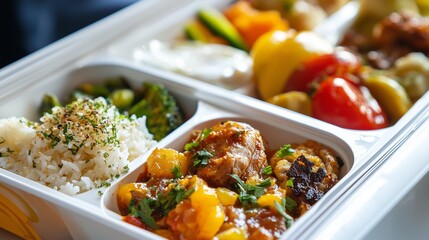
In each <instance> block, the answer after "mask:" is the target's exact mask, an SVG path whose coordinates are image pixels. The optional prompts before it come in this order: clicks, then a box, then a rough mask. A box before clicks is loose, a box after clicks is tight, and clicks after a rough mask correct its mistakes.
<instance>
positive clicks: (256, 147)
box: [188, 121, 267, 187]
mask: <svg viewBox="0 0 429 240" xmlns="http://www.w3.org/2000/svg"><path fill="white" fill-rule="evenodd" d="M201 136H202V135H198V136H197V138H196V139H194V140H193V141H194V142H199V145H198V146H197V147H194V148H192V149H191V150H190V151H189V155H188V157H189V158H190V162H191V163H195V161H198V158H199V157H201V153H202V152H208V154H209V156H208V157H207V161H206V162H205V163H204V164H201V163H199V164H193V165H194V168H193V172H195V173H196V175H197V176H198V177H200V178H202V179H204V180H205V181H206V182H207V183H208V184H209V185H210V186H215V187H231V186H232V184H233V183H234V182H235V180H234V179H233V178H231V177H229V176H228V175H229V174H237V175H238V176H239V177H240V178H241V179H243V181H246V180H247V179H248V178H249V177H251V176H252V177H260V176H261V173H262V169H263V168H264V167H265V166H267V157H266V155H265V149H264V144H263V140H262V137H261V134H260V133H259V131H258V130H256V129H254V128H253V127H251V126H250V125H248V124H245V123H239V122H232V121H226V122H220V123H218V124H216V125H215V126H213V127H212V128H211V130H209V132H208V135H207V136H205V138H204V139H201Z"/></svg>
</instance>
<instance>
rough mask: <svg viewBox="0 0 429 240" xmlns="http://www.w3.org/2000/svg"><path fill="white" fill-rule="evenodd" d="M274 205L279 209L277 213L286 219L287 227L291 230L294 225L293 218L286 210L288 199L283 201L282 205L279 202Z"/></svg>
mask: <svg viewBox="0 0 429 240" xmlns="http://www.w3.org/2000/svg"><path fill="white" fill-rule="evenodd" d="M274 205H275V207H276V209H277V211H278V212H279V213H280V214H281V215H282V216H283V217H284V218H285V219H286V227H287V228H290V226H292V223H293V218H292V217H291V216H290V215H289V214H287V213H286V211H285V209H286V199H284V198H283V199H282V202H281V204H280V203H279V202H277V201H275V202H274Z"/></svg>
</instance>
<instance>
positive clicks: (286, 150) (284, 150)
mask: <svg viewBox="0 0 429 240" xmlns="http://www.w3.org/2000/svg"><path fill="white" fill-rule="evenodd" d="M294 152H295V150H294V149H293V148H291V146H290V144H286V145H283V147H281V148H280V149H279V150H278V151H277V152H276V156H277V157H278V158H282V157H285V156H290V155H292V154H293V153H294Z"/></svg>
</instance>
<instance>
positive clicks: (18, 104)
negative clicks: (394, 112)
mask: <svg viewBox="0 0 429 240" xmlns="http://www.w3.org/2000/svg"><path fill="white" fill-rule="evenodd" d="M230 2H231V1H215V0H212V1H197V0H180V1H174V0H164V1H163V2H162V4H161V3H159V2H158V1H156V0H146V1H143V2H141V3H138V4H136V5H134V6H132V7H129V8H127V9H125V10H123V11H121V12H119V13H117V14H115V15H114V16H112V17H109V18H107V19H105V20H103V21H101V22H99V23H96V24H94V25H93V26H90V27H89V28H87V29H84V30H82V31H80V32H78V33H76V34H73V35H71V36H70V37H67V38H65V39H63V40H61V41H59V42H57V43H55V44H53V45H51V46H49V47H47V48H45V49H43V50H42V51H39V52H37V53H36V54H33V55H31V56H29V57H27V58H26V59H23V60H21V61H19V62H17V63H16V64H13V65H11V66H9V67H7V68H5V69H4V70H2V71H0V79H1V81H0V102H1V103H2V104H1V105H0V117H1V118H5V117H11V116H23V117H27V118H30V119H33V120H35V118H36V116H37V115H36V109H37V106H38V102H39V101H38V99H41V97H42V95H43V94H44V93H45V92H47V91H49V92H53V93H56V94H58V95H64V94H67V93H68V91H69V90H70V89H71V88H72V87H73V86H76V85H77V84H78V83H80V82H83V81H100V80H103V79H104V78H106V77H111V76H117V75H122V76H125V77H127V78H128V79H130V80H131V81H132V82H133V83H134V84H138V83H139V82H141V81H155V82H162V83H164V84H165V85H166V86H167V88H169V89H170V90H171V91H172V92H173V94H174V95H176V96H177V97H178V99H179V104H180V105H181V106H182V107H183V108H184V110H185V112H186V115H187V118H188V121H187V122H186V123H185V124H184V125H183V126H181V127H180V128H179V129H177V130H176V131H175V132H174V133H172V134H171V135H169V136H168V137H166V138H165V139H164V140H162V141H161V142H160V143H159V145H158V146H170V147H175V148H177V149H178V148H180V147H181V146H180V145H179V143H182V144H183V143H184V142H185V141H187V139H188V138H186V137H185V136H188V134H189V132H190V131H191V130H192V129H194V128H199V127H203V126H205V124H209V123H212V122H213V121H217V120H219V119H225V118H234V119H240V120H243V121H247V122H250V123H252V125H253V124H255V127H256V128H260V130H261V132H262V133H263V134H264V135H266V136H268V139H270V142H272V144H274V145H279V144H282V143H283V139H281V135H278V134H277V133H278V132H281V133H285V134H288V136H289V137H288V138H287V139H286V140H287V141H293V142H299V141H302V140H304V139H314V140H316V141H319V142H321V143H323V144H326V145H328V146H330V147H332V148H333V149H334V150H335V151H336V152H337V153H338V154H339V155H340V156H341V157H343V159H344V160H345V163H346V164H345V166H344V167H343V169H342V180H341V181H340V182H339V183H338V184H337V185H336V186H335V187H334V188H333V189H332V190H331V191H330V192H329V193H328V194H327V195H326V196H325V197H324V198H322V199H321V200H320V202H319V203H317V204H316V205H315V206H314V207H313V208H312V209H311V210H310V211H309V212H308V213H307V214H305V215H304V216H303V217H302V218H300V219H299V220H298V221H297V222H296V224H294V226H293V227H292V228H291V229H290V230H288V231H287V233H286V234H285V236H284V237H285V238H291V239H292V238H298V237H301V236H309V237H315V236H316V237H317V235H312V234H313V233H317V231H318V230H320V229H321V228H319V227H318V226H322V225H323V224H322V223H321V222H320V219H322V218H324V219H327V221H325V222H323V223H324V224H326V225H327V227H331V228H334V227H335V226H334V225H332V224H330V221H335V224H336V221H340V219H341V218H340V217H339V216H337V215H336V213H338V211H339V210H342V209H343V208H342V207H343V206H344V205H343V203H347V202H348V201H351V200H350V199H359V196H360V195H359V193H360V189H361V188H364V186H367V179H368V181H369V179H371V178H370V177H373V176H375V173H379V172H381V170H382V169H384V168H382V166H383V165H385V164H387V163H389V161H391V159H390V157H392V156H393V154H394V153H395V152H397V151H393V150H396V149H397V148H399V147H400V146H402V145H403V144H404V142H407V143H408V144H412V143H410V141H406V140H408V139H409V138H411V136H414V135H415V134H416V133H415V131H416V129H419V128H420V127H421V125H420V124H422V122H424V120H425V116H426V115H425V113H426V112H427V108H428V105H429V96H428V95H425V96H424V97H423V98H422V99H421V100H419V101H418V102H417V103H416V104H415V106H414V107H413V108H412V109H411V110H410V111H409V112H408V113H407V114H406V115H405V116H404V117H403V118H402V119H401V120H400V121H398V122H397V123H396V124H395V125H394V126H392V127H389V128H386V129H383V130H377V131H353V130H347V129H342V128H339V127H336V126H333V125H331V124H328V123H325V122H322V121H319V120H316V119H313V118H309V117H306V116H304V115H301V114H298V113H295V112H292V111H289V110H287V109H281V108H279V107H276V106H273V105H271V104H268V103H265V102H262V101H260V100H257V99H254V98H252V97H248V96H245V95H243V94H240V93H238V92H232V91H228V90H225V89H222V88H219V87H215V86H212V85H209V84H207V83H204V82H200V81H198V80H195V79H191V78H187V77H184V76H180V75H178V74H175V73H170V72H166V71H163V70H159V69H155V68H151V67H149V66H144V65H141V64H139V63H136V62H133V61H130V58H129V55H127V54H129V53H130V52H129V51H130V50H132V49H133V48H134V47H136V46H138V44H139V42H140V41H142V40H149V39H153V38H158V39H171V38H172V37H174V36H177V35H176V34H178V33H179V31H181V29H182V28H181V26H182V25H180V24H177V23H181V24H183V23H184V22H185V21H186V19H189V18H190V17H192V16H193V15H194V14H195V12H196V10H197V9H198V7H199V6H201V4H210V5H213V6H215V7H219V8H221V7H223V6H225V5H227V4H229V3H230ZM353 4H354V3H352V4H350V5H348V6H347V7H348V8H350V9H351V10H347V11H352V10H354V11H355V8H354V7H353ZM349 6H351V7H349ZM347 7H346V8H345V9H347ZM352 13H353V12H352ZM354 13H355V12H354ZM342 14H343V15H342ZM344 14H345V13H344V12H339V13H338V16H352V15H353V14H345V15H344ZM333 19H335V18H333ZM334 23H335V21H333V20H328V21H327V24H328V25H329V24H334ZM328 25H322V26H321V28H320V29H319V30H317V31H320V33H321V34H322V35H323V34H324V33H327V32H328V30H329V29H330V30H332V29H333V27H334V26H335V24H334V25H332V26H333V27H324V26H328ZM323 28H325V30H323ZM333 33H336V32H335V31H334V32H332V34H333ZM329 34H331V33H329ZM100 36H103V38H100ZM331 41H333V42H334V41H336V38H332V39H331ZM127 56H128V57H127ZM178 139H180V140H178ZM175 141H177V143H175ZM173 143H174V144H173ZM386 152H387V153H390V154H386ZM146 156H147V154H146V155H144V156H142V157H141V158H140V159H138V160H137V161H135V162H134V163H133V164H131V165H130V173H129V174H127V175H125V176H122V177H121V178H119V179H118V181H117V184H114V185H113V187H112V188H111V189H109V190H108V191H107V194H106V195H105V196H104V197H103V201H101V199H100V197H99V196H98V194H97V190H95V191H90V192H87V193H84V194H80V195H78V196H76V197H70V196H67V195H64V194H62V193H59V192H57V191H55V190H53V189H50V188H48V187H45V186H42V185H40V184H37V183H35V182H33V181H30V180H28V179H26V178H23V177H20V176H17V175H16V174H13V173H10V172H8V171H5V170H3V169H0V184H2V185H5V186H7V187H8V188H9V189H11V190H12V191H14V192H16V193H19V195H20V196H23V197H24V198H26V197H28V198H30V199H35V200H34V201H31V202H30V203H29V204H30V205H32V204H33V203H36V202H37V201H40V202H42V203H43V204H44V205H47V207H46V208H45V207H39V205H32V207H33V208H34V209H35V211H36V212H37V213H38V215H39V214H40V216H42V213H46V209H48V208H49V209H52V211H51V212H52V213H49V214H48V215H52V218H50V219H49V220H46V221H48V223H46V222H44V221H42V222H40V224H42V225H43V224H44V226H45V227H41V228H40V230H39V228H38V227H37V226H36V225H34V227H35V228H36V229H37V230H38V232H39V234H40V235H41V236H42V237H43V238H44V239H56V238H57V237H60V238H61V239H67V238H74V239H101V238H108V239H137V238H139V239H142V238H143V239H152V238H157V236H156V235H154V234H152V233H149V232H147V231H144V230H142V229H138V228H136V227H134V226H131V225H129V224H126V223H124V222H122V221H120V220H119V216H118V214H117V213H115V203H114V199H113V198H112V196H114V194H115V189H116V188H117V187H118V184H122V183H124V182H129V181H134V180H135V176H136V174H138V167H139V165H140V164H142V163H143V162H144V161H145V157H146ZM422 156H423V155H422ZM419 162H420V161H419ZM421 163H422V164H423V162H421ZM413 170H414V171H415V172H413V171H410V172H409V174H408V175H407V177H409V178H412V177H413V175H414V174H415V173H417V170H416V169H413ZM369 173H374V174H373V175H371V174H369ZM376 180H380V179H379V178H377V179H376ZM359 186H361V188H359ZM386 186H389V187H393V186H392V185H389V184H388V183H386ZM378 190H380V189H378ZM382 190H383V191H381V190H380V191H375V192H376V193H377V194H378V195H377V197H379V198H378V199H380V201H379V202H383V201H384V203H385V202H386V201H388V200H389V199H390V198H391V197H392V196H393V195H392V194H393V193H392V192H384V189H382ZM362 191H363V190H362ZM384 193H385V194H384ZM355 201H358V200H355ZM36 206H37V207H36ZM356 206H357V207H354V209H355V211H356V212H357V213H356V212H355V213H354V214H356V217H351V218H350V219H353V218H355V219H354V221H358V220H357V219H356V218H358V217H360V216H364V213H362V212H363V206H362V205H356ZM377 206H381V205H377ZM359 214H361V215H359ZM376 216H377V217H380V216H382V215H381V214H378V213H373V214H370V213H368V214H367V217H369V218H371V217H374V218H375V217H376ZM56 217H59V218H60V219H61V220H62V221H53V219H54V218H56ZM44 218H45V217H40V219H44ZM350 219H349V221H350ZM341 220H342V219H341ZM64 223H67V224H64ZM374 224H375V223H374ZM55 225H56V226H55ZM46 226H47V227H46ZM54 226H55V227H56V228H58V229H67V231H66V230H64V231H59V233H56V234H54V235H55V237H53V236H52V235H50V234H52V231H51V229H53V227H54ZM310 226H313V227H310ZM371 226H373V225H371ZM349 227H350V226H349ZM350 228H353V227H350ZM357 229H358V228H353V229H352V230H355V231H356V230H357ZM368 231H369V230H368ZM305 234H307V235H305ZM0 236H1V235H0ZM344 236H351V235H350V234H345V235H344Z"/></svg>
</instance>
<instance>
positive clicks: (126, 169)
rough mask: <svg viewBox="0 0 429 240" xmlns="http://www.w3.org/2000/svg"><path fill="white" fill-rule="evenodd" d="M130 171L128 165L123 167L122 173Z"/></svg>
mask: <svg viewBox="0 0 429 240" xmlns="http://www.w3.org/2000/svg"><path fill="white" fill-rule="evenodd" d="M129 170H130V168H129V167H128V165H125V167H124V168H122V173H127V172H128V171H129Z"/></svg>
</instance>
